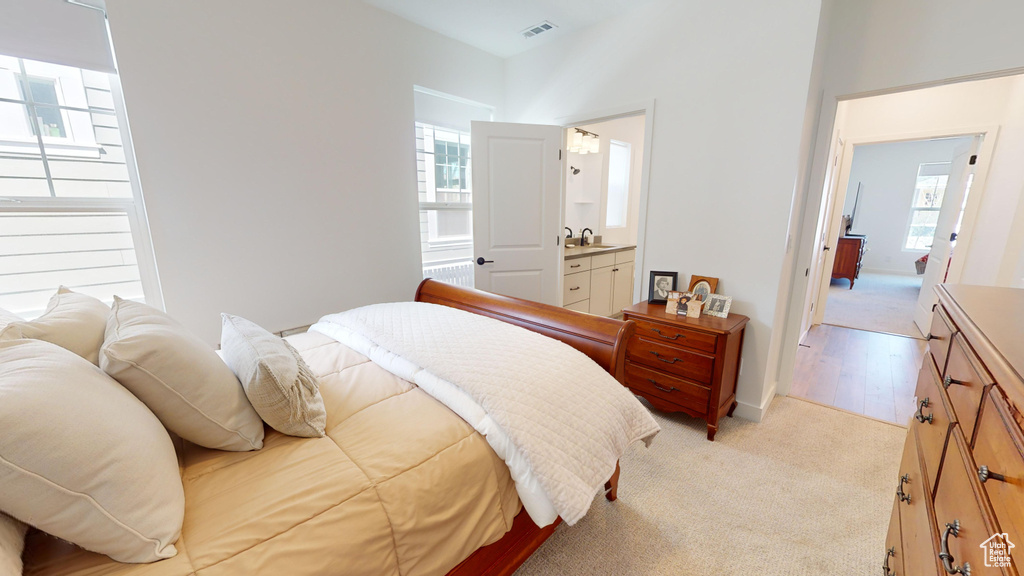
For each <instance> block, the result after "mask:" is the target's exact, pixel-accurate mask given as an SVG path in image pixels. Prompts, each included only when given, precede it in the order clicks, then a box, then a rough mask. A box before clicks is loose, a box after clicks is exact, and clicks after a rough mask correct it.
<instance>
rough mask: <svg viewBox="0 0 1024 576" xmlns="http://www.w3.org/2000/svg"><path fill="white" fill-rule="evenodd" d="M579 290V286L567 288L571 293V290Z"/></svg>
mask: <svg viewBox="0 0 1024 576" xmlns="http://www.w3.org/2000/svg"><path fill="white" fill-rule="evenodd" d="M579 289H580V287H579V286H577V287H575V288H569V292H572V291H573V290H579Z"/></svg>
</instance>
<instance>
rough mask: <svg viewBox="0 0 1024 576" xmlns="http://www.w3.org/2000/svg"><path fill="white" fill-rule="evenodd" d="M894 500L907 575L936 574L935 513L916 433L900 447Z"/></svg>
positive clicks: (909, 436) (910, 433)
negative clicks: (898, 513)
mask: <svg viewBox="0 0 1024 576" xmlns="http://www.w3.org/2000/svg"><path fill="white" fill-rule="evenodd" d="M897 482H898V485H897V487H896V498H897V500H898V501H899V503H900V533H901V534H902V541H903V569H904V571H905V572H906V574H908V575H915V576H916V575H923V574H935V573H936V570H937V569H938V567H939V565H938V560H937V556H936V554H937V548H936V546H935V544H936V538H935V530H934V527H935V511H934V509H933V508H932V506H931V504H932V497H931V491H930V490H929V489H928V487H927V486H926V485H925V482H924V474H923V472H922V469H921V458H920V453H919V452H918V445H917V434H915V433H914V430H913V429H911V430H910V432H909V433H908V434H907V441H906V443H905V444H904V445H903V459H902V460H901V461H900V471H899V478H898V479H897Z"/></svg>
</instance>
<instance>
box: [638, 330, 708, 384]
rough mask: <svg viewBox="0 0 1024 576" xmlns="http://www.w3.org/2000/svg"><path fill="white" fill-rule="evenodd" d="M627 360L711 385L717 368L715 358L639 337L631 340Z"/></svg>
mask: <svg viewBox="0 0 1024 576" xmlns="http://www.w3.org/2000/svg"><path fill="white" fill-rule="evenodd" d="M626 358H627V359H629V360H631V361H633V362H639V363H641V364H646V365H648V366H650V367H652V368H655V369H657V370H664V371H665V372H671V373H672V374H675V375H678V376H682V377H684V378H689V379H691V380H695V381H697V382H700V383H701V384H709V385H710V384H711V377H712V374H713V370H714V367H715V358H714V357H713V356H706V355H704V354H700V353H697V352H690V351H689V350H686V349H684V348H680V347H678V346H666V345H664V344H660V343H658V342H653V341H651V340H647V339H646V338H640V337H638V336H633V337H632V338H630V339H629V344H628V345H627V347H626Z"/></svg>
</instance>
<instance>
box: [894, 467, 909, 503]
mask: <svg viewBox="0 0 1024 576" xmlns="http://www.w3.org/2000/svg"><path fill="white" fill-rule="evenodd" d="M904 483H907V484H910V474H904V475H903V476H900V485H899V486H897V487H896V495H897V496H899V497H900V502H906V503H907V504H910V494H906V493H904V492H903V484H904Z"/></svg>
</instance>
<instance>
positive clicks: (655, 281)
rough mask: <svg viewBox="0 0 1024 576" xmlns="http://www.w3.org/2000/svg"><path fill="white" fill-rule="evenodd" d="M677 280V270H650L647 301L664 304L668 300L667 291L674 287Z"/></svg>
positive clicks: (672, 289)
mask: <svg viewBox="0 0 1024 576" xmlns="http://www.w3.org/2000/svg"><path fill="white" fill-rule="evenodd" d="M666 282H667V283H668V284H666ZM677 282H679V272H659V271H657V270H651V279H650V281H649V282H648V284H647V301H648V302H649V303H651V304H665V303H666V302H667V301H668V293H669V292H672V291H674V290H675V289H676V283H677Z"/></svg>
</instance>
